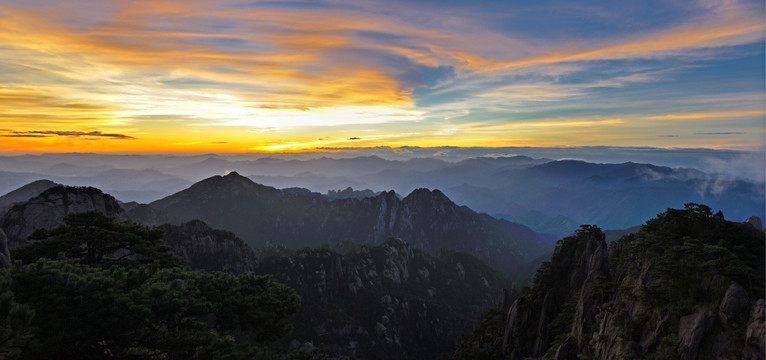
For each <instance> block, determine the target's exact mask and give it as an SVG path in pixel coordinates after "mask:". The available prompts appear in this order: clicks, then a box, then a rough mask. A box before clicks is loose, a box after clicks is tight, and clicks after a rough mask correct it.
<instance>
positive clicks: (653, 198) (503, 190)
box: [445, 160, 766, 235]
mask: <svg viewBox="0 0 766 360" xmlns="http://www.w3.org/2000/svg"><path fill="white" fill-rule="evenodd" d="M487 183H491V185H486V186H471V187H466V186H462V187H453V188H448V189H446V190H445V193H447V194H449V195H450V197H451V198H453V199H455V201H457V202H460V203H463V204H466V205H468V206H470V207H471V208H475V209H480V210H481V211H486V212H489V213H492V214H500V215H499V216H502V217H504V218H511V219H525V220H526V221H525V223H526V224H530V225H532V226H534V225H535V224H543V226H545V223H546V221H548V220H550V219H552V218H555V217H558V216H561V217H563V218H568V219H572V220H574V221H573V222H570V224H582V223H588V224H599V225H600V226H602V227H604V228H608V229H622V228H628V227H631V226H636V225H638V224H640V223H642V222H644V221H646V220H648V219H649V218H651V217H652V216H653V215H654V214H656V213H658V212H661V211H663V210H664V209H666V208H671V207H678V206H681V205H683V204H684V203H688V202H697V203H705V204H709V205H710V206H712V207H714V208H717V209H722V211H723V212H724V213H725V214H726V216H727V217H729V218H732V219H739V220H745V219H746V218H747V217H749V216H751V215H754V214H755V215H757V216H760V217H763V216H764V208H765V207H766V205H765V203H766V200H765V194H764V185H763V184H757V183H753V182H749V181H745V180H739V179H734V178H727V177H722V176H717V175H709V174H705V173H702V172H700V171H697V170H694V169H672V168H668V167H663V166H655V165H651V164H637V163H632V162H627V163H622V164H593V163H588V162H584V161H575V160H563V161H552V162H548V163H545V164H542V165H537V166H532V167H528V168H524V169H520V170H512V171H505V172H500V173H496V174H494V175H493V176H492V177H491V178H490V179H488V180H487ZM496 199H504V200H503V201H497V200H496ZM530 214H536V215H537V218H530ZM563 218H562V219H563ZM535 228H536V229H537V230H538V231H540V230H541V229H540V227H535ZM551 229H555V226H553V227H551ZM571 230H574V229H571ZM558 234H559V235H563V234H565V233H561V232H558Z"/></svg>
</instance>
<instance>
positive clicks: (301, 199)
mask: <svg viewBox="0 0 766 360" xmlns="http://www.w3.org/2000/svg"><path fill="white" fill-rule="evenodd" d="M150 205H151V206H152V207H154V208H156V209H158V210H160V211H162V212H164V213H167V214H168V215H170V216H173V217H175V218H178V219H184V220H191V219H201V220H203V221H205V222H207V223H208V224H210V225H211V226H213V227H217V228H221V229H227V230H229V231H233V232H234V233H235V234H237V235H238V236H239V237H241V238H242V239H245V240H246V241H248V242H249V243H250V244H251V246H260V245H263V244H267V243H271V244H276V245H283V246H287V247H291V248H297V247H304V246H319V245H321V244H333V243H338V242H344V241H349V242H356V243H367V244H376V243H380V242H382V241H383V240H385V239H387V238H389V237H399V238H402V239H404V240H405V241H407V242H408V243H409V244H410V245H411V246H413V247H414V248H417V249H422V250H425V251H427V252H431V253H435V252H436V251H438V250H440V249H443V248H444V249H454V250H457V251H464V252H467V253H470V254H473V255H475V256H477V257H478V258H480V259H482V260H484V261H486V262H487V263H488V264H490V265H491V266H494V267H495V268H497V269H501V270H503V271H506V272H507V271H510V269H512V268H513V267H514V266H515V265H516V264H518V263H519V262H521V261H523V260H526V259H531V258H534V257H535V256H537V255H539V254H540V253H541V251H543V249H544V248H545V245H546V240H547V239H545V238H544V237H542V236H540V235H539V234H537V233H535V232H534V231H532V230H530V229H529V228H527V227H525V226H523V225H519V224H514V223H510V222H508V221H504V220H497V219H494V218H492V217H491V216H488V215H485V214H478V213H476V212H474V211H473V210H471V209H469V208H467V207H464V206H462V207H461V206H458V205H456V204H455V203H454V202H452V201H451V200H449V199H448V198H447V197H446V196H445V195H444V194H443V193H442V192H440V191H438V190H433V191H430V190H426V189H418V190H415V191H413V192H412V193H411V194H409V195H408V196H406V197H405V198H404V199H401V200H400V199H399V198H398V197H397V196H396V194H395V193H394V192H393V191H387V192H382V193H381V194H379V195H377V196H375V197H371V198H364V199H361V200H359V199H340V200H336V201H332V202H331V201H329V200H327V199H326V198H325V197H324V196H322V195H321V194H317V193H312V192H310V191H308V190H305V189H283V190H279V189H275V188H273V187H270V186H264V185H259V184H256V183H254V182H253V181H251V180H250V179H248V178H246V177H243V176H241V175H239V174H238V173H236V172H232V173H230V174H228V175H226V176H215V177H212V178H208V179H205V180H203V181H200V182H198V183H196V184H194V185H192V186H191V187H190V188H188V189H186V190H183V191H180V192H178V193H176V194H174V195H171V196H168V197H166V198H164V199H161V200H158V201H155V202H153V203H151V204H150Z"/></svg>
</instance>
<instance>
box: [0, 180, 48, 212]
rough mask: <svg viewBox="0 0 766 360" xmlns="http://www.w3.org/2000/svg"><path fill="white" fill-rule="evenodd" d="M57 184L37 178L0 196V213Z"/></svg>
mask: <svg viewBox="0 0 766 360" xmlns="http://www.w3.org/2000/svg"><path fill="white" fill-rule="evenodd" d="M57 185H59V184H56V183H55V182H53V181H50V180H37V181H33V182H31V183H29V184H26V185H24V186H22V187H20V188H18V189H16V190H13V191H11V192H9V193H7V194H5V195H3V196H0V214H2V213H4V212H5V211H6V210H8V208H10V207H11V205H13V204H14V203H18V202H24V201H27V200H29V199H31V198H33V197H35V196H37V195H40V194H41V193H42V192H43V191H45V190H48V189H50V188H52V187H54V186H57Z"/></svg>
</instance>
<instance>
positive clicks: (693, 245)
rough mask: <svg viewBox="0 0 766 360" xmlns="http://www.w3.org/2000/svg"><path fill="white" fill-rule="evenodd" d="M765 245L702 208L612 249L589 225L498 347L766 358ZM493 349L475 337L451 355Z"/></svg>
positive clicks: (512, 320)
mask: <svg viewBox="0 0 766 360" xmlns="http://www.w3.org/2000/svg"><path fill="white" fill-rule="evenodd" d="M764 240H765V236H764V232H763V231H760V230H757V229H755V227H753V226H751V225H750V224H748V223H735V222H730V221H726V220H725V219H724V218H723V215H722V214H720V213H718V214H715V215H714V214H712V212H711V210H710V208H708V207H706V206H704V205H697V204H687V206H686V208H684V209H680V210H677V209H668V211H667V212H665V213H662V214H659V215H658V216H657V218H654V219H652V220H650V221H648V222H647V223H646V224H645V225H643V226H642V227H641V229H640V230H639V231H638V232H637V233H635V234H631V235H626V236H624V237H622V238H621V239H620V240H618V241H616V242H615V243H613V244H611V245H610V246H609V247H607V244H606V242H605V241H604V235H603V233H602V232H601V230H600V229H598V228H596V227H593V226H584V227H582V229H581V230H580V231H578V232H577V233H576V234H574V235H573V236H570V237H567V238H564V239H562V240H561V241H560V242H559V244H558V247H557V248H556V250H555V252H554V254H553V256H552V257H551V261H550V262H546V263H544V264H543V266H541V267H540V269H539V270H538V272H537V274H536V276H535V279H534V282H533V284H532V285H531V286H530V287H528V288H525V289H523V290H522V293H521V295H520V296H519V298H518V299H517V300H516V301H515V302H514V303H513V304H512V305H511V306H510V308H509V310H508V312H507V318H506V322H505V326H504V328H505V329H504V331H503V332H502V335H500V333H498V332H495V338H497V337H500V336H502V338H503V341H502V342H494V344H495V345H493V346H495V347H502V349H499V350H497V351H496V353H497V354H502V355H501V357H502V358H504V359H573V358H588V359H671V358H673V359H679V358H680V359H735V358H736V359H740V358H741V359H764V351H765V349H764V335H765V331H766V330H765V329H764V300H763V298H764V293H765V291H764V282H765V281H766V280H765V279H764V251H765V249H766V248H765V247H764V243H765V241H764ZM496 322H497V321H495V323H496ZM477 333H482V332H477ZM483 333H487V331H484V332H483ZM488 344H493V342H492V341H491V339H490V340H486V339H477V338H473V339H471V340H470V341H467V342H465V343H464V344H463V345H462V347H461V348H460V349H459V350H458V351H456V353H455V355H454V356H453V358H471V357H472V356H474V355H476V354H477V353H482V352H483V353H487V352H486V349H485V348H484V347H486V346H488ZM500 344H502V345H500Z"/></svg>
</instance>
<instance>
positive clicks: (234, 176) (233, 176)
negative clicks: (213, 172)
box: [223, 171, 246, 179]
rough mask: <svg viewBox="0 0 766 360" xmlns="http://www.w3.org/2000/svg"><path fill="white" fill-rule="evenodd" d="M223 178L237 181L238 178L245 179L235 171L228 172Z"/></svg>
mask: <svg viewBox="0 0 766 360" xmlns="http://www.w3.org/2000/svg"><path fill="white" fill-rule="evenodd" d="M223 177H224V179H238V178H245V179H246V177H244V176H242V175H240V174H239V173H238V172H236V171H229V173H228V174H226V175H224V176H223Z"/></svg>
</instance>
